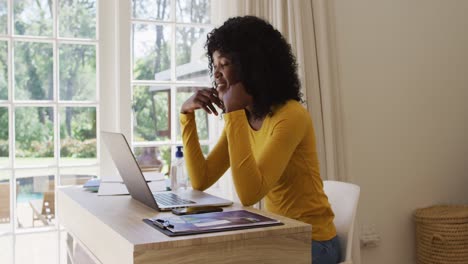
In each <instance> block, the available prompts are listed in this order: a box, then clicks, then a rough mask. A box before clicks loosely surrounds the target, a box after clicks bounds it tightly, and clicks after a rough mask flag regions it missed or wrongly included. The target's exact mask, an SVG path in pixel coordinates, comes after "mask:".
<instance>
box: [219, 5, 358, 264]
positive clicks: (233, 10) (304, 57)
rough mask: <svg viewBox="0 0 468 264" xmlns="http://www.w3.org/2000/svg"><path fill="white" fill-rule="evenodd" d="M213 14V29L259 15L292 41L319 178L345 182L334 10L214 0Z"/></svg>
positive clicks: (228, 185) (229, 190) (227, 187)
mask: <svg viewBox="0 0 468 264" xmlns="http://www.w3.org/2000/svg"><path fill="white" fill-rule="evenodd" d="M211 12H213V18H214V21H213V24H214V25H215V26H219V25H221V24H222V23H223V22H224V21H225V20H226V19H228V18H229V17H233V16H243V15H254V16H258V17H261V18H263V19H265V20H267V21H269V22H270V23H271V24H272V25H273V26H274V27H275V28H276V29H278V30H279V31H280V32H281V33H282V34H283V36H284V37H285V38H286V39H287V40H288V42H289V43H290V44H291V47H292V50H293V52H294V54H295V55H296V59H297V63H298V66H299V67H298V74H299V78H300V80H301V84H302V93H303V94H304V97H303V98H304V100H305V101H306V105H307V109H308V110H309V113H310V114H311V116H312V119H313V122H314V127H315V136H316V140H317V151H318V154H319V162H320V164H321V165H320V172H321V176H322V178H323V179H329V180H341V181H347V180H348V177H347V176H346V174H345V170H344V161H343V149H342V148H343V144H342V136H341V134H340V131H341V129H340V126H341V122H340V116H341V115H340V112H339V110H340V109H339V94H338V91H337V89H336V87H337V83H336V81H335V80H336V79H337V74H338V73H337V70H336V65H335V64H334V63H333V62H334V53H333V50H334V46H333V45H334V38H333V37H334V36H333V32H334V30H333V26H334V24H333V19H334V15H333V7H332V6H331V5H329V4H328V1H327V0H229V1H226V0H212V9H211ZM315 24H317V25H315ZM330 46H331V47H330ZM319 69H320V73H319ZM220 127H222V126H220ZM227 174H228V175H225V177H223V182H222V183H221V185H222V186H224V187H223V189H224V192H225V193H226V194H228V195H230V196H231V197H232V198H233V199H234V200H235V201H238V197H237V195H236V192H235V190H234V188H233V183H232V177H230V176H231V175H230V173H229V172H228V173H227ZM226 176H227V177H226ZM356 226H358V225H356ZM358 231H359V228H356V230H355V232H354V234H355V237H354V241H353V245H354V247H353V262H354V263H358V264H359V263H360V262H361V261H360V246H359V239H358V237H359V232H358Z"/></svg>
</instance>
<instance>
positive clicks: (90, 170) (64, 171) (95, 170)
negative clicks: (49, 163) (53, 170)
mask: <svg viewBox="0 0 468 264" xmlns="http://www.w3.org/2000/svg"><path fill="white" fill-rule="evenodd" d="M62 175H63V176H64V177H65V178H66V177H69V175H76V176H77V177H78V178H79V177H81V176H92V177H95V176H98V175H99V167H98V166H92V167H67V168H60V177H62ZM62 180H63V178H62ZM66 181H67V180H65V182H66ZM61 183H62V182H61ZM62 185H63V184H62Z"/></svg>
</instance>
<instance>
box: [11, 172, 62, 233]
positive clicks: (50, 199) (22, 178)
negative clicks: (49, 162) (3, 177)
mask: <svg viewBox="0 0 468 264" xmlns="http://www.w3.org/2000/svg"><path fill="white" fill-rule="evenodd" d="M15 174H16V183H17V186H16V188H17V193H16V214H17V217H18V218H17V219H18V228H31V227H43V226H53V224H54V221H55V192H54V190H55V174H54V169H31V170H21V171H20V170H16V171H15Z"/></svg>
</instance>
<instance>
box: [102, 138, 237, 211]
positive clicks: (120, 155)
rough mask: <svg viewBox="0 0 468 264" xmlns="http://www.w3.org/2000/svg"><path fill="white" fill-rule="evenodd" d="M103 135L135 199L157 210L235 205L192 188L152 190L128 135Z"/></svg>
mask: <svg viewBox="0 0 468 264" xmlns="http://www.w3.org/2000/svg"><path fill="white" fill-rule="evenodd" d="M101 136H102V139H103V140H104V143H105V145H106V147H107V149H108V150H109V153H110V155H111V157H112V160H113V161H114V163H115V166H116V167H117V170H118V171H119V173H120V176H121V177H122V180H123V182H124V184H125V186H126V187H127V189H128V192H129V193H130V195H131V196H132V198H133V199H135V200H138V201H140V202H142V203H143V204H145V205H147V206H149V207H151V208H153V209H155V210H158V211H168V210H171V209H172V208H177V207H195V206H207V205H212V206H229V205H231V204H232V201H229V200H226V199H223V198H220V197H216V196H214V195H210V194H207V193H205V192H201V191H197V190H191V189H188V190H180V191H170V192H155V193H152V192H151V190H150V188H149V186H148V183H147V182H146V180H145V178H144V176H143V173H142V171H141V169H140V167H139V166H138V163H137V161H136V159H135V156H134V155H133V153H132V150H131V149H130V145H129V144H128V141H127V139H126V138H125V136H124V135H123V134H121V133H112V132H101Z"/></svg>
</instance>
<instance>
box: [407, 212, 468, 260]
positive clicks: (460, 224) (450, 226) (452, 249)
mask: <svg viewBox="0 0 468 264" xmlns="http://www.w3.org/2000/svg"><path fill="white" fill-rule="evenodd" d="M414 218H415V221H416V251H417V256H416V258H417V263H418V264H446V263H447V264H448V263H450V264H468V206H450V205H438V206H431V207H428V208H422V209H418V210H416V212H415V214H414Z"/></svg>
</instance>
